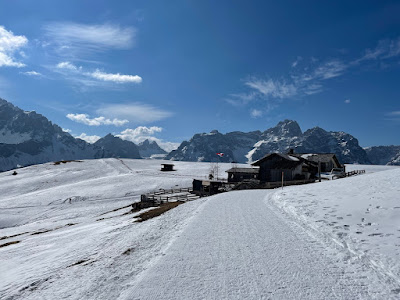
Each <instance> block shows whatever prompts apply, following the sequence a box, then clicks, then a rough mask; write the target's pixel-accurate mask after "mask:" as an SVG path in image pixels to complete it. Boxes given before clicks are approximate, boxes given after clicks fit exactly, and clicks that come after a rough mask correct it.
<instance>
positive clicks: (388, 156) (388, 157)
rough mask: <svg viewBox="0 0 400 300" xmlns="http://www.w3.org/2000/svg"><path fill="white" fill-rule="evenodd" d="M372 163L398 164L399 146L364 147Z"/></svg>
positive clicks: (399, 158) (399, 161) (399, 159)
mask: <svg viewBox="0 0 400 300" xmlns="http://www.w3.org/2000/svg"><path fill="white" fill-rule="evenodd" d="M365 151H366V152H367V155H368V158H369V159H370V161H371V162H372V163H373V164H379V165H393V166H396V165H397V166H400V146H376V147H368V148H365Z"/></svg>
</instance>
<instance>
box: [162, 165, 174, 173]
mask: <svg viewBox="0 0 400 300" xmlns="http://www.w3.org/2000/svg"><path fill="white" fill-rule="evenodd" d="M161 171H166V172H168V171H175V170H174V165H173V164H161Z"/></svg>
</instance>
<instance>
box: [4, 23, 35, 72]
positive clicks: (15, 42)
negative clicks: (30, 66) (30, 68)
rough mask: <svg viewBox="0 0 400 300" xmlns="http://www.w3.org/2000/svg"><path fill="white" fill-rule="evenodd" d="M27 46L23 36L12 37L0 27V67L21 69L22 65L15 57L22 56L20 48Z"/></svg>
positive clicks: (26, 40)
mask: <svg viewBox="0 0 400 300" xmlns="http://www.w3.org/2000/svg"><path fill="white" fill-rule="evenodd" d="M27 44H28V39H27V38H26V37H25V36H23V35H14V33H13V32H12V31H8V30H6V29H5V28H4V26H0V67H17V68H22V67H24V66H25V64H24V63H22V62H20V61H18V60H17V59H16V58H15V57H16V56H17V55H19V56H22V57H23V56H24V53H23V52H22V48H23V47H25V46H26V45H27Z"/></svg>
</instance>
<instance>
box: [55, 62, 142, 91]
mask: <svg viewBox="0 0 400 300" xmlns="http://www.w3.org/2000/svg"><path fill="white" fill-rule="evenodd" d="M55 67H56V68H55V69H53V71H56V72H58V73H60V74H62V75H63V76H65V77H66V79H68V80H71V81H73V82H77V83H80V84H83V85H86V86H102V85H104V84H106V82H114V83H141V82H142V78H141V77H140V76H138V75H123V74H120V73H117V74H112V73H105V72H102V71H100V70H98V69H97V70H95V71H94V72H84V71H83V68H82V66H79V67H78V66H76V65H74V64H73V63H71V62H69V61H63V62H60V63H58V64H57V65H56V66H55ZM93 79H95V80H93ZM102 82H104V84H103V83H102ZM114 86H115V85H114Z"/></svg>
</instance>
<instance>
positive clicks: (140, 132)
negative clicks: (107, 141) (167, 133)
mask: <svg viewBox="0 0 400 300" xmlns="http://www.w3.org/2000/svg"><path fill="white" fill-rule="evenodd" d="M161 131H162V128H161V127H157V126H152V127H146V126H139V127H136V128H135V129H131V128H127V129H125V130H124V131H122V132H121V133H120V134H118V135H116V136H118V137H120V138H121V139H123V140H128V141H131V142H134V143H140V142H143V141H144V140H146V139H148V138H149V137H150V136H151V135H154V134H155V133H156V132H161Z"/></svg>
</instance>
